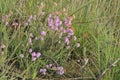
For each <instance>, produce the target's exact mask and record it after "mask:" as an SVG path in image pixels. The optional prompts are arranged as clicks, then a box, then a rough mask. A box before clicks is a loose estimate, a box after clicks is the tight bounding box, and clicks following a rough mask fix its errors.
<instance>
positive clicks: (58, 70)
mask: <svg viewBox="0 0 120 80" xmlns="http://www.w3.org/2000/svg"><path fill="white" fill-rule="evenodd" d="M57 72H58V74H60V75H63V74H64V68H63V67H57Z"/></svg>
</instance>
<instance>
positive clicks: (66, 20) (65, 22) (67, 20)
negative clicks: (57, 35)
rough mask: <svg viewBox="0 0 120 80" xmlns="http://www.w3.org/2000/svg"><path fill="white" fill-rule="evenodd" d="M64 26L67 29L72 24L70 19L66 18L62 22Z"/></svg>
mask: <svg viewBox="0 0 120 80" xmlns="http://www.w3.org/2000/svg"><path fill="white" fill-rule="evenodd" d="M64 24H65V26H66V27H69V26H70V25H71V24H72V22H71V20H70V19H67V18H66V19H65V21H64Z"/></svg>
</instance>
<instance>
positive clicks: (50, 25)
mask: <svg viewBox="0 0 120 80" xmlns="http://www.w3.org/2000/svg"><path fill="white" fill-rule="evenodd" d="M51 17H52V15H51V14H49V17H48V25H49V27H52V26H53V19H52V18H51Z"/></svg>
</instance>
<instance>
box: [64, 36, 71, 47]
mask: <svg viewBox="0 0 120 80" xmlns="http://www.w3.org/2000/svg"><path fill="white" fill-rule="evenodd" d="M65 43H66V44H67V45H69V43H70V41H69V38H68V37H65Z"/></svg>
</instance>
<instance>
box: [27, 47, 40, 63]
mask: <svg viewBox="0 0 120 80" xmlns="http://www.w3.org/2000/svg"><path fill="white" fill-rule="evenodd" d="M29 52H30V53H31V56H32V61H35V60H36V59H37V58H39V57H40V56H41V53H40V52H33V51H32V49H31V48H30V49H29Z"/></svg>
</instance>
